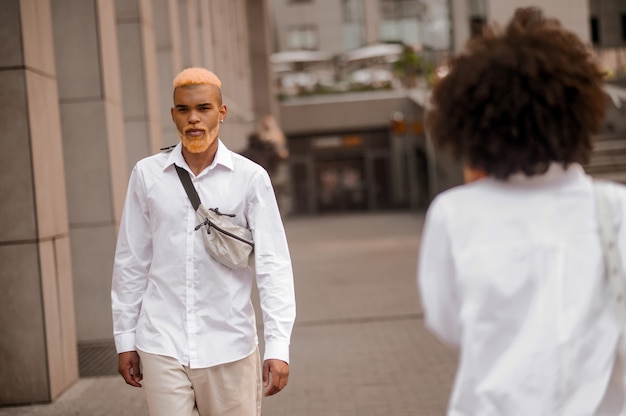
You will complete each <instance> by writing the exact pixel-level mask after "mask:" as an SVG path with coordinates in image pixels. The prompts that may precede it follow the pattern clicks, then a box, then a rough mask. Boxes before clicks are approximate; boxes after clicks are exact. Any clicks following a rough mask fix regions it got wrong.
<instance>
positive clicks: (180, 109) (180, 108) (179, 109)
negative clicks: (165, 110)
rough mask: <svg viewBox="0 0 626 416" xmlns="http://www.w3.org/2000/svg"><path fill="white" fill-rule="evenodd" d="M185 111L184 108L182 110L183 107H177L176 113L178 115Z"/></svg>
mask: <svg viewBox="0 0 626 416" xmlns="http://www.w3.org/2000/svg"><path fill="white" fill-rule="evenodd" d="M186 111H187V109H186V108H184V107H178V112H179V113H184V112H186Z"/></svg>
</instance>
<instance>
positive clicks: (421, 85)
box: [271, 0, 626, 214]
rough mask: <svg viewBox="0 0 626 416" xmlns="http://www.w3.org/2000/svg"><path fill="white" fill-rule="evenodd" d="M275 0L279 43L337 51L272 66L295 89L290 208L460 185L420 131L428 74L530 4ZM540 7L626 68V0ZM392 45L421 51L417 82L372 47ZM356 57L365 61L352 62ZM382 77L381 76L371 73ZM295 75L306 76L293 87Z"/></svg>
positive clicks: (410, 199)
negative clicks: (625, 53)
mask: <svg viewBox="0 0 626 416" xmlns="http://www.w3.org/2000/svg"><path fill="white" fill-rule="evenodd" d="M271 5H272V16H273V20H274V30H275V34H276V35H275V37H276V39H275V45H274V46H275V50H274V52H280V51H285V50H301V51H313V52H315V53H320V52H321V53H323V54H322V55H311V56H327V57H329V56H332V57H333V58H326V60H325V61H324V60H323V58H315V60H311V61H306V60H305V59H303V60H302V61H298V62H294V65H292V67H291V68H285V67H282V68H280V69H278V68H276V69H277V70H276V73H275V79H276V80H277V82H278V85H279V87H280V88H283V87H284V86H285V85H286V84H287V85H288V87H290V89H286V90H285V91H287V92H289V91H290V92H291V94H292V95H295V96H289V94H284V96H283V97H282V98H283V99H282V100H281V102H280V113H281V115H282V117H281V120H282V125H283V128H284V130H285V133H286V134H287V136H288V139H289V146H290V148H291V158H290V161H289V169H290V176H291V180H292V192H291V196H292V200H293V207H292V208H293V212H294V213H296V214H315V213H322V212H327V211H355V210H379V209H393V208H411V209H413V208H416V209H420V208H424V207H425V206H426V205H427V204H428V202H429V201H430V200H431V199H432V197H433V196H434V195H436V194H437V193H439V192H440V191H441V190H443V189H446V188H448V187H450V186H453V185H456V184H459V183H460V181H461V179H462V175H461V169H460V167H459V166H458V165H457V164H455V163H454V162H452V161H451V159H450V157H449V155H446V154H443V153H441V152H439V151H437V150H436V149H435V148H434V147H433V145H432V143H431V141H430V140H429V138H428V136H427V135H426V132H425V131H424V128H423V112H424V108H425V106H427V105H428V98H427V96H428V89H429V86H428V80H429V79H430V78H431V77H433V76H436V75H437V72H436V68H437V67H438V66H439V65H440V64H441V63H443V62H445V59H446V57H447V56H448V55H449V54H450V53H457V52H459V51H461V50H462V49H463V46H464V44H465V43H466V42H467V41H468V40H469V39H470V38H471V37H472V36H475V35H478V34H479V33H480V31H481V29H482V27H483V26H484V25H485V24H486V23H488V22H489V23H496V24H500V25H504V24H506V23H507V21H508V20H509V19H510V18H511V16H512V14H513V12H514V10H515V9H516V8H518V7H522V6H530V5H533V4H532V2H531V3H530V4H529V3H528V1H525V0H450V1H448V0H271ZM535 5H536V6H537V7H540V8H541V9H542V10H543V11H544V13H545V14H546V15H548V16H553V17H556V18H558V19H559V20H560V21H561V23H562V24H563V25H564V26H565V27H566V28H568V29H569V30H572V31H573V32H575V33H576V34H577V35H578V36H579V37H580V38H581V39H583V40H585V41H589V42H590V43H591V42H593V44H594V46H595V48H596V50H597V51H598V54H600V55H601V57H604V56H606V58H604V59H603V61H604V62H605V64H606V66H607V68H608V67H611V66H612V65H614V66H615V67H616V68H624V64H625V63H626V59H624V58H626V56H622V53H623V49H619V47H620V46H623V45H624V42H625V40H624V39H626V14H625V12H624V7H626V4H624V2H623V1H620V0H545V1H541V2H536V4H535ZM594 22H595V23H594ZM594 25H595V26H594ZM594 27H595V29H593V28H594ZM594 30H595V32H594ZM596 32H598V33H596ZM390 45H405V46H409V47H410V48H412V49H413V50H414V51H416V56H417V58H415V56H414V57H413V58H414V59H420V60H421V61H420V62H421V63H420V65H421V67H418V69H417V72H418V74H417V75H418V78H421V80H418V81H417V82H413V83H410V82H404V81H403V82H399V81H400V80H399V79H398V78H399V77H401V76H402V74H400V73H399V72H398V69H399V68H400V69H401V66H399V65H398V64H399V63H401V60H402V59H403V55H399V54H398V53H395V54H391V55H384V54H381V55H378V56H377V55H367V52H368V51H369V52H371V51H373V50H374V48H375V47H380V46H385V47H386V49H385V50H390V48H389V47H390ZM616 48H617V49H616ZM359 54H360V55H359ZM356 55H359V56H363V57H365V56H368V59H365V58H363V59H350V57H351V56H356ZM609 60H612V61H613V64H611V63H610V62H608V61H609ZM620 62H621V63H620ZM380 74H383V75H384V74H387V76H386V77H383V78H379V80H378V81H376V79H375V77H376V76H377V75H380ZM357 75H358V76H359V77H360V78H361V79H367V77H368V76H369V80H368V82H369V84H367V85H363V84H358V83H357V82H355V78H356V76H357ZM404 75H406V74H404ZM625 75H626V74H625ZM364 77H365V78H364ZM285 80H287V81H288V83H287V82H285ZM298 80H301V82H302V84H300V85H297V83H298ZM420 81H421V82H420ZM376 82H378V84H379V86H378V87H376V86H375V85H374V84H375V83H376ZM294 85H295V88H294ZM381 85H382V87H380V86H381ZM330 90H332V91H330ZM362 90H368V91H367V92H362ZM372 90H373V91H372ZM281 91H282V90H281ZM294 91H295V92H294ZM329 91H330V92H332V93H329ZM391 97H393V98H391ZM612 113H615V111H613V112H612ZM612 124H613V125H616V124H619V123H618V122H613V123H612ZM355 172H356V173H357V174H355ZM344 177H347V178H348V182H347V183H344V182H345V180H344ZM355 177H356V178H357V179H358V180H356V182H355ZM355 189H358V191H355ZM329 195H333V196H334V197H333V198H330V197H329ZM328 201H331V202H328Z"/></svg>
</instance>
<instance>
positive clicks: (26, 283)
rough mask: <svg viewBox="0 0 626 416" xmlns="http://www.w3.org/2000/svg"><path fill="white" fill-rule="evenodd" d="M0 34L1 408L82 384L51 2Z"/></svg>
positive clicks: (26, 2)
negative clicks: (73, 384) (0, 38)
mask: <svg viewBox="0 0 626 416" xmlns="http://www.w3.org/2000/svg"><path fill="white" fill-rule="evenodd" d="M0 27H2V31H1V33H2V36H1V37H2V42H0V126H2V129H1V130H0V135H1V136H0V195H2V199H1V200H0V201H1V202H0V214H1V215H0V264H1V265H2V267H0V283H1V285H2V290H1V291H0V310H1V311H2V312H1V313H0V386H2V388H0V405H9V404H22V403H34V402H49V401H51V400H54V399H55V398H56V397H58V396H59V394H60V393H61V392H62V391H63V390H65V389H66V388H68V387H69V386H70V385H71V384H72V383H74V382H75V381H76V380H77V379H78V360H77V355H76V329H75V316H74V299H73V288H72V266H71V259H70V233H69V229H68V208H67V203H66V201H67V200H66V184H65V178H64V172H63V151H62V143H61V127H60V121H59V102H58V95H57V94H58V93H57V75H56V72H55V64H54V60H55V57H54V55H53V44H52V25H51V14H50V2H49V1H48V0H6V1H3V2H2V13H0Z"/></svg>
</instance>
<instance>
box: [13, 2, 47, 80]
mask: <svg viewBox="0 0 626 416" xmlns="http://www.w3.org/2000/svg"><path fill="white" fill-rule="evenodd" d="M20 6H21V7H20V11H21V18H22V36H23V38H22V42H23V45H24V62H25V64H26V66H28V67H30V68H36V69H37V70H39V71H42V72H45V73H47V74H54V50H53V48H51V42H50V39H52V22H51V20H50V16H51V15H50V2H49V1H47V0H46V1H41V0H21V1H20ZM3 13H4V10H3Z"/></svg>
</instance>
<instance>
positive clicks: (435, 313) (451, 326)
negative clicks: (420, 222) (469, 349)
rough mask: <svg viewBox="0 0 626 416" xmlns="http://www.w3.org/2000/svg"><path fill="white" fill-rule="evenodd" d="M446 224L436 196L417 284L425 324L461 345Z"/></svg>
mask: <svg viewBox="0 0 626 416" xmlns="http://www.w3.org/2000/svg"><path fill="white" fill-rule="evenodd" d="M447 225H448V224H446V216H445V212H444V207H443V206H442V204H441V200H440V199H435V200H434V201H433V203H432V204H431V206H430V208H429V210H428V212H427V213H426V219H425V222H424V229H423V231H422V238H421V242H420V253H419V261H418V273H417V284H418V288H419V292H420V299H421V303H422V309H423V311H424V323H425V325H426V327H427V328H428V329H429V330H430V331H432V332H433V333H434V334H435V335H436V336H437V337H438V338H439V339H441V340H442V341H443V342H445V343H447V344H451V345H454V346H458V345H459V342H460V338H461V324H460V312H461V311H460V309H461V308H460V301H459V296H458V292H457V285H456V276H455V268H454V261H453V257H452V247H451V242H450V235H449V233H448V229H447Z"/></svg>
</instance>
